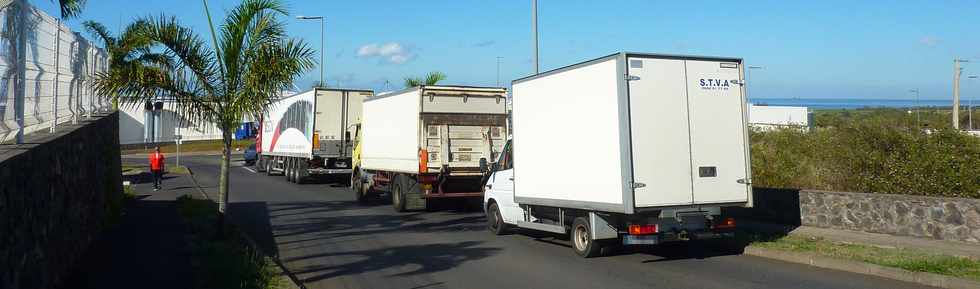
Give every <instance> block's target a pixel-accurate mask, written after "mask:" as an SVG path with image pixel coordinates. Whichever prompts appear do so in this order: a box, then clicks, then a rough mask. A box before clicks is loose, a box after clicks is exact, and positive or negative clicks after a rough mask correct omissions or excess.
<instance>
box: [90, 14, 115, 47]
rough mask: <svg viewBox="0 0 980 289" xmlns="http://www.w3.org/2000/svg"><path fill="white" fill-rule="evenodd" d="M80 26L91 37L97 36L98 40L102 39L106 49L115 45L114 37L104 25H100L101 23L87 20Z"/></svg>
mask: <svg viewBox="0 0 980 289" xmlns="http://www.w3.org/2000/svg"><path fill="white" fill-rule="evenodd" d="M82 27H83V28H84V29H85V31H86V32H88V33H89V34H91V35H92V37H95V38H98V39H99V40H100V41H102V44H103V46H105V48H106V49H107V50H112V48H113V47H115V46H116V43H117V42H116V38H115V37H113V36H112V33H111V32H109V29H108V28H106V27H105V25H102V23H99V22H95V21H92V20H88V21H85V22H82Z"/></svg>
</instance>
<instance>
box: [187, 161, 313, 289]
mask: <svg viewBox="0 0 980 289" xmlns="http://www.w3.org/2000/svg"><path fill="white" fill-rule="evenodd" d="M187 171H188V172H190V176H191V181H192V182H194V187H195V188H197V190H198V191H199V192H201V195H203V196H204V198H205V199H208V200H211V201H215V199H212V198H211V196H209V195H208V193H207V192H206V191H204V188H202V187H201V184H200V183H198V182H197V178H195V177H194V171H192V170H191V168H187ZM239 235H240V236H241V237H242V239H245V241H246V242H248V244H249V246H252V249H254V250H255V251H256V252H259V254H262V256H265V257H266V258H269V260H272V262H273V263H276V267H277V269H279V270H278V272H276V273H278V274H280V275H283V276H286V279H287V280H289V281H288V282H287V283H288V284H285V285H286V286H285V288H283V289H306V286H303V283H302V282H300V281H299V277H296V274H293V273H292V272H290V271H289V269H288V268H286V264H283V263H282V261H280V260H279V256H272V255H269V254H267V253H266V252H265V251H264V250H262V248H261V247H259V244H258V243H256V242H255V240H252V238H251V237H249V236H248V234H245V233H239Z"/></svg>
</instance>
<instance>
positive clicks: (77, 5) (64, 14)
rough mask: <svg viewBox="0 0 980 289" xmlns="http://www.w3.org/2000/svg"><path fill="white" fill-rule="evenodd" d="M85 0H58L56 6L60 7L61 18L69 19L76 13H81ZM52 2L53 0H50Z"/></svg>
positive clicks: (76, 14)
mask: <svg viewBox="0 0 980 289" xmlns="http://www.w3.org/2000/svg"><path fill="white" fill-rule="evenodd" d="M85 1H86V0H58V6H59V7H61V18H62V19H70V18H73V17H75V16H78V14H81V13H82V7H85ZM51 2H54V0H51Z"/></svg>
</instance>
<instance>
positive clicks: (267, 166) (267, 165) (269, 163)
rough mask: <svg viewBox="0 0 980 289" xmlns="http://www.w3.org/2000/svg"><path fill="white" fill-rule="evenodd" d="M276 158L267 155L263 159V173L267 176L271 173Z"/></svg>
mask: <svg viewBox="0 0 980 289" xmlns="http://www.w3.org/2000/svg"><path fill="white" fill-rule="evenodd" d="M275 163H276V159H275V158H273V157H269V158H268V159H266V160H265V174H266V175H268V176H271V175H272V171H273V168H275V165H274V164H275Z"/></svg>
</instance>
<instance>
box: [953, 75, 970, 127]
mask: <svg viewBox="0 0 980 289" xmlns="http://www.w3.org/2000/svg"><path fill="white" fill-rule="evenodd" d="M961 62H969V61H968V60H965V59H958V58H954V59H953V129H960V75H962V74H963V69H962V68H960V63H961Z"/></svg>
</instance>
